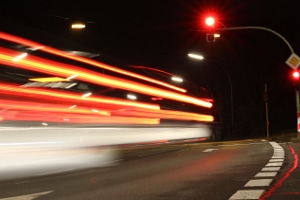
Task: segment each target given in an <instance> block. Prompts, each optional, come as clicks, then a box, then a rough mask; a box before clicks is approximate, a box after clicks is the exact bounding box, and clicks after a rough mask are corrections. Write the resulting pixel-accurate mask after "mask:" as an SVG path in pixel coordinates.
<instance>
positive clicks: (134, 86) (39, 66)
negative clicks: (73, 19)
mask: <svg viewBox="0 0 300 200" xmlns="http://www.w3.org/2000/svg"><path fill="white" fill-rule="evenodd" d="M0 52H2V53H5V54H6V55H4V54H0V61H1V63H3V64H6V65H10V66H14V67H19V68H24V69H29V70H34V71H38V72H43V73H50V74H53V75H55V76H63V77H69V76H72V75H74V74H78V77H76V78H77V79H79V80H83V81H86V82H92V83H94V84H98V85H104V86H108V87H116V88H119V89H125V90H131V91H135V92H139V93H142V94H147V95H153V96H160V97H163V98H166V99H171V100H176V101H181V102H186V103H191V104H194V105H198V106H203V107H207V108H210V107H212V103H210V102H207V101H204V100H201V99H198V98H194V97H192V96H188V95H183V94H180V93H175V92H171V91H168V90H164V89H160V88H155V87H152V86H148V85H145V84H141V83H137V82H134V81H129V80H126V79H121V78H117V77H112V76H108V75H104V74H101V73H96V72H93V71H90V70H85V69H78V67H75V66H71V65H67V64H63V63H58V62H54V61H49V60H46V59H41V58H37V57H35V56H28V57H27V58H26V59H22V60H19V61H18V62H12V60H13V58H14V54H16V52H14V51H11V50H8V49H4V48H0ZM7 54H8V55H7Z"/></svg>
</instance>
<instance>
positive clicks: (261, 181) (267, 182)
mask: <svg viewBox="0 0 300 200" xmlns="http://www.w3.org/2000/svg"><path fill="white" fill-rule="evenodd" d="M272 181H273V179H254V180H250V181H248V183H246V184H245V187H258V186H270V184H271V182H272Z"/></svg>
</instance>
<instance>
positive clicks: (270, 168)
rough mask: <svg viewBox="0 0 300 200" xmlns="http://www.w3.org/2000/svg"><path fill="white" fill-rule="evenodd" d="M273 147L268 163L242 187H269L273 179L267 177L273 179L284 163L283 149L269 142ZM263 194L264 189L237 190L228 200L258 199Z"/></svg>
mask: <svg viewBox="0 0 300 200" xmlns="http://www.w3.org/2000/svg"><path fill="white" fill-rule="evenodd" d="M269 143H270V145H272V147H273V151H274V153H273V156H272V158H271V159H270V160H269V162H268V163H267V164H266V165H265V167H263V168H262V169H261V172H258V173H257V174H256V175H255V178H257V179H253V180H249V181H248V182H247V183H246V184H245V185H244V187H245V188H251V187H269V186H270V185H271V183H272V181H273V179H271V178H269V179H268V177H275V176H276V175H277V173H278V171H279V170H280V168H281V166H282V164H283V161H284V156H285V155H284V154H285V153H284V149H283V148H282V147H281V146H280V145H279V144H278V143H276V142H269ZM264 192H265V189H252V190H245V189H242V190H238V191H237V192H236V193H234V194H233V195H232V196H231V197H230V198H229V200H241V199H244V200H245V199H259V198H260V197H261V196H262V195H263V194H264Z"/></svg>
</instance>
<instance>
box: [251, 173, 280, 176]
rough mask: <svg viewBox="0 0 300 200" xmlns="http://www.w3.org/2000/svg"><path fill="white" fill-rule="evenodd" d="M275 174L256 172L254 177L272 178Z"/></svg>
mask: <svg viewBox="0 0 300 200" xmlns="http://www.w3.org/2000/svg"><path fill="white" fill-rule="evenodd" d="M276 175H277V172H258V173H257V174H256V175H255V177H274V176H276Z"/></svg>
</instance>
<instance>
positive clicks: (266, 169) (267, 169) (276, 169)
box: [261, 167, 280, 171]
mask: <svg viewBox="0 0 300 200" xmlns="http://www.w3.org/2000/svg"><path fill="white" fill-rule="evenodd" d="M279 170H280V167H264V168H262V169H261V171H279Z"/></svg>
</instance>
